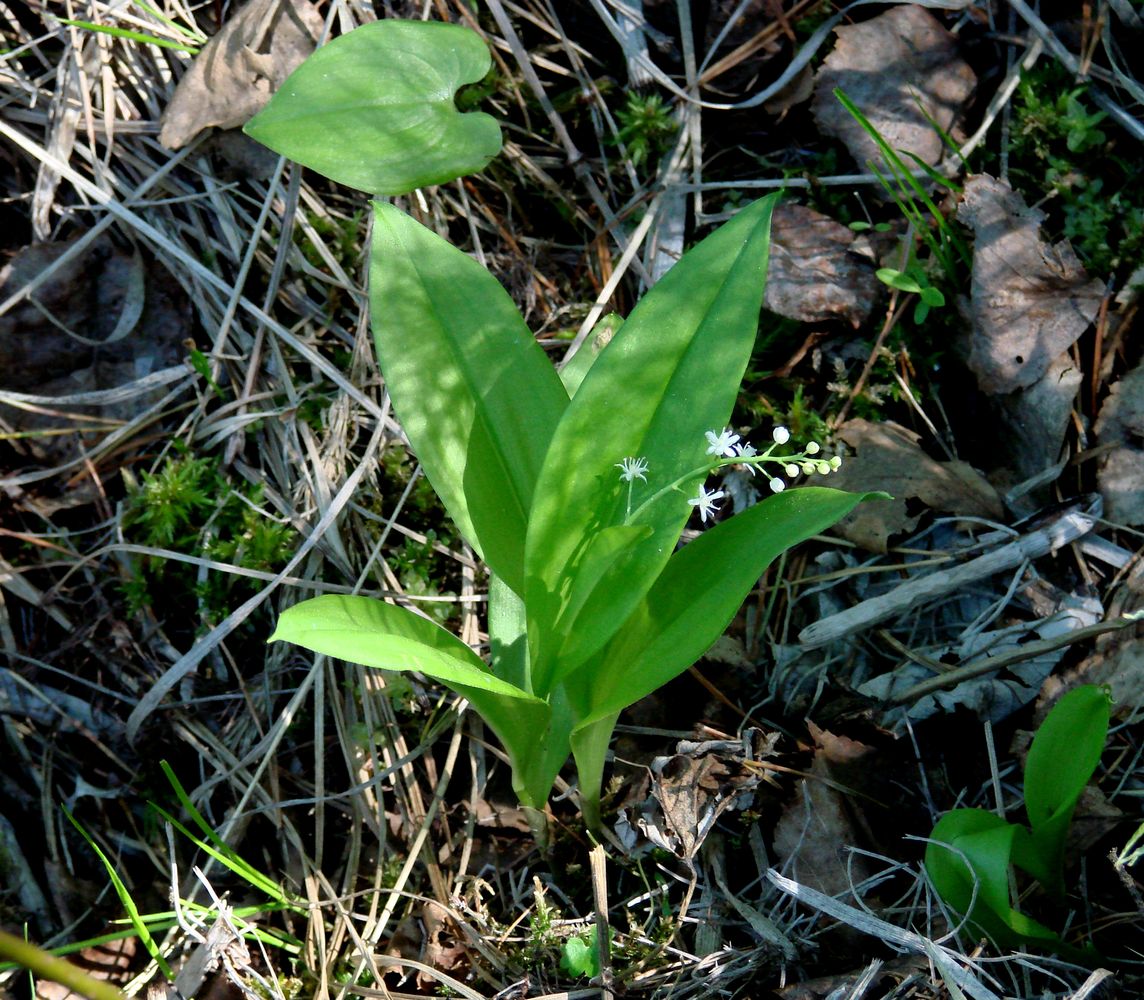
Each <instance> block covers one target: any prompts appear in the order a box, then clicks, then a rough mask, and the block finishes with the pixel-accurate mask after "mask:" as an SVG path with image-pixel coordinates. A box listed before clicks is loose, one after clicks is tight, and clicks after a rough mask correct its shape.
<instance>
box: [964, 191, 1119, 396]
mask: <svg viewBox="0 0 1144 1000" xmlns="http://www.w3.org/2000/svg"><path fill="white" fill-rule="evenodd" d="M957 217H958V219H959V220H960V221H962V222H964V223H965V224H966V225H967V226H969V227H970V228H971V229H972V230H973V233H974V251H973V281H972V285H971V292H970V311H971V317H972V332H971V334H970V338H969V350H968V357H967V359H966V361H967V364H968V365H969V368H970V370H971V371H972V372H973V374H974V375H976V376H977V382H978V385H979V386H980V387H981V389H982V391H984V392H987V393H991V394H999V393H1006V392H1014V391H1015V390H1017V389H1024V388H1027V387H1028V386H1031V385H1033V384H1034V383H1036V382H1037V381H1039V380H1040V379H1041V378H1042V377H1044V375H1045V374H1046V372H1048V370H1049V367H1050V366H1051V365H1052V364H1053V362H1054V360H1055V359H1056V358H1058V357H1059V356H1060V355H1061V354H1062V353H1063V352H1064V351H1066V350H1067V349H1068V348H1069V347H1071V346H1072V344H1073V343H1075V341H1076V340H1077V338H1078V337H1079V336H1080V335H1081V334H1082V333H1084V331H1085V328H1086V327H1088V325H1089V324H1090V323H1091V322H1092V321H1093V319H1094V318H1095V316H1096V313H1097V310H1098V309H1099V308H1100V302H1101V298H1102V297H1103V295H1104V282H1103V281H1101V280H1100V279H1098V278H1094V279H1092V280H1091V281H1090V280H1089V278H1088V275H1087V274H1085V271H1084V268H1083V267H1081V265H1080V261H1079V260H1077V257H1076V254H1074V253H1073V250H1072V247H1071V246H1069V244H1068V242H1067V241H1064V240H1062V241H1061V242H1060V243H1056V244H1051V243H1046V242H1045V241H1043V240H1042V239H1041V234H1040V226H1041V223H1042V222H1043V221H1044V218H1045V216H1044V213H1043V212H1040V211H1038V210H1037V209H1035V208H1029V207H1028V206H1027V205H1026V204H1025V201H1024V199H1023V198H1022V197H1021V196H1020V195H1019V194H1017V193H1016V192H1015V191H1013V190H1012V189H1011V188H1010V187H1009V186H1008V185H1007V184H1003V183H1002V182H1001V181H998V180H994V179H993V178H992V177H989V176H987V175H985V174H978V175H977V176H974V177H970V178H969V179H968V180H967V181H966V182H965V193H964V197H963V200H962V202H961V204H960V205H959V206H958V210H957Z"/></svg>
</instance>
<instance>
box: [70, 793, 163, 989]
mask: <svg viewBox="0 0 1144 1000" xmlns="http://www.w3.org/2000/svg"><path fill="white" fill-rule="evenodd" d="M61 808H63V811H64V815H65V816H66V817H67V818H68V822H69V823H71V825H72V826H74V827H75V828H76V830H77V831H78V832H79V835H80V836H81V837H83V839H84V840H86V841H87V845H88V846H89V847H90V848H91V849H92V850H93V851H94V852H95V854H96V856H97V857H98V858H99V860H100V861H102V862H103V867H104V868H105V869H106V870H107V876H108V878H110V879H111V884H112V885H113V886H114V887H115V894H116V895H117V896H118V897H119V901H120V902H121V903H122V904H123V908H124V910H126V911H127V917H128V919H129V920H130V921H131V927H132V928H133V929H134V931H135V934H136V936H137V937H138V938H139V941H140V942H141V943H142V945H143V947H144V948H146V949H147V954H148V955H150V956H151V958H152V959H153V960H154V962H155V964H156V965H157V966H159V970H160V971H161V972H162V973H163V975H164V976H165V977H166V978H167V981H168V982H172V981H174V978H175V974H174V973H173V972H172V971H171V967H170V966H169V965H168V964H167V960H166V959H165V958H164V957H163V952H162V951H160V949H159V944H158V942H157V941H156V940H155V939H154V938H153V937H152V936H151V931H150V929H149V928H148V926H147V923H146V921H144V920H143V918H142V917H141V916H140V915H139V908H138V907H137V906H136V905H135V900H134V899H132V898H131V893H130V891H129V890H128V888H127V886H126V885H125V884H124V882H123V879H121V878H120V877H119V873H118V872H117V871H116V870H115V866H114V865H113V864H112V863H111V860H110V859H109V858H108V856H107V855H106V854H104V853H103V850H102V849H101V848H100V846H99V844H97V843H96V842H95V841H94V840H93V839H92V838H91V836H90V834H88V832H87V831H86V830H85V829H84V828H83V827H82V826H81V825H80V823H79V821H78V820H77V819H76V818H75V817H74V816H73V815H72V814H71V811H70V810H69V809H67V808H66V807H61Z"/></svg>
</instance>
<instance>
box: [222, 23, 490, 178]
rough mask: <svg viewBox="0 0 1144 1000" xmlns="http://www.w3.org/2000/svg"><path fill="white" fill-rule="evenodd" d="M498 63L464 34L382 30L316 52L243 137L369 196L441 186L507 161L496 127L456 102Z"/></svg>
mask: <svg viewBox="0 0 1144 1000" xmlns="http://www.w3.org/2000/svg"><path fill="white" fill-rule="evenodd" d="M491 61H492V60H491V57H490V55H489V50H488V47H487V46H486V45H485V43H484V42H483V41H481V39H480V37H479V36H478V35H477V34H476V33H475V32H473V31H471V30H470V29H468V28H465V27H463V26H461V25H458V24H444V23H442V22H439V21H398V20H388V21H374V22H373V23H371V24H365V25H362V26H361V27H360V28H357V29H356V30H354V31H351V32H350V33H349V34H347V35H342V36H341V37H340V38H336V39H334V41H332V42H330V43H329V44H328V45H326V46H323V47H322V48H320V49H318V51H317V52H315V53H314V54H313V55H312V56H310V58H309V59H307V60H306V61H305V62H304V63H303V64H302V65H301V66H299V67H298V69H296V70H295V71H294V72H293V73H292V74H291V75H290V76H289V77H287V78H286V81H285V82H284V83H283V84H282V86H281V88H279V90H278V92H277V93H276V94H275V95H274V97H273V98H272V99H271V101H270V103H269V104H268V105H267V106H266V107H265V108H264V109H263V110H262V111H260V112H259V113H258V114H257V115H255V116H254V117H253V118H252V119H251V120H250V121H249V122H248V123H247V125H246V128H245V129H244V131H245V132H246V134H247V135H249V136H251V137H252V138H254V139H256V140H257V141H258V142H260V143H262V144H263V145H264V146H269V147H270V148H271V149H273V150H274V151H275V152H277V153H281V154H282V155H283V156H288V157H289V158H290V159H292V160H296V161H297V162H298V163H301V164H302V165H303V166H307V167H310V168H311V169H313V170H316V171H318V173H320V174H324V175H325V176H326V177H329V178H330V179H331V180H335V181H337V182H338V183H340V184H346V185H348V186H349V187H354V188H358V189H359V190H362V191H367V192H369V193H371V194H381V195H398V194H405V193H407V192H409V191H413V190H415V189H416V188H419V187H424V186H425V185H427V184H443V183H445V182H446V181H451V180H453V179H454V178H455V177H461V176H464V175H465V174H471V173H475V172H476V171H478V170H481V169H483V168H484V167H485V165H486V164H487V163H488V162H489V160H491V159H492V158H493V157H494V156H496V155H497V153H499V152H500V148H501V134H500V127H499V126H498V125H497V123H496V121H495V120H494V119H493V118H492V117H491V116H489V115H486V114H484V113H482V112H469V113H467V114H462V113H460V112H459V111H458V110H457V108H456V105H455V104H454V103H453V99H454V97H455V96H456V93H457V88H458V87H460V86H461V85H462V84H465V83H475V82H476V81H478V80H480V79H481V78H482V77H483V76H484V75H485V74H486V73H487V72H488V70H489V66H490V65H491Z"/></svg>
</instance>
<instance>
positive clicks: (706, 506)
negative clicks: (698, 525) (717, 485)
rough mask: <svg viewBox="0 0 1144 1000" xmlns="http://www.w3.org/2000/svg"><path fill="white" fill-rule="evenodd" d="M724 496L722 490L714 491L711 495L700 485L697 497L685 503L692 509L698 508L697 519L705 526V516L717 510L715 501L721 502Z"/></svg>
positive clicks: (717, 506)
mask: <svg viewBox="0 0 1144 1000" xmlns="http://www.w3.org/2000/svg"><path fill="white" fill-rule="evenodd" d="M726 495H727V494H725V493H724V492H723V491H722V490H714V491H712V492H711V493H708V492H707V490H706V489H704V488H703V486H702V485H701V486H700V487H699V495H698V496H697V497H695V498H694V499H693V500H688V501H687V502H688V503H689V504H691V506H692V507H698V508H699V518H700V520H701V521H703V523H704V524H706V523H707V515H708V514H711V513H713V512H714V511H717V510H718V509H719V505H718V504H717V503H716V502H715V501H716V500H721V499H722V498H723V497H725V496H726Z"/></svg>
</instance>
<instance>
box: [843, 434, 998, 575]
mask: <svg viewBox="0 0 1144 1000" xmlns="http://www.w3.org/2000/svg"><path fill="white" fill-rule="evenodd" d="M838 436H839V437H840V438H842V440H843V441H845V442H846V444H848V445H849V446H850V447H851V448H853V449H855V451H856V452H857V454H856V455H855V456H853V457H852V458H848V459H846V461H844V462H843V463H842V468H841V469H839V470H838V472H837V473H833V474H832V475H831V480H832V483H833V485H835V486H836V487H837V488H838V489H840V490H855V489H858V490H861V489H868V488H870V486H869V485H866V486H863V484H864V483H865V484H877V488H878V489H882V490H885V491H886V492H887V493H889V494H890V495H891V496H892V497H893V498H894V499H893V500H890V501H887V502H883V503H877V504H867V505H865V506H863V507H860V508H858V509H857V510H856V511H855V512H853V513H851V514H849V515H847V516H846V517H844V518H843V519H842V520H841V521H839V522H838V524H837V525H835V529H834V530H835V531H837V532H838V533H839V534H840V535H842V537H843V538H847V539H849V540H850V541H852V542H854V543H855V544H856V545H860V546H862V548H864V549H868V550H869V551H871V552H885V551H886V549H887V546H888V544H889V539H890V538H891V536H893V535H896V534H898V533H900V532H904V531H912V530H913V528H914V527H915V526H916V525H917V523H918V521H919V520H920V518H921V513H920V512H915V506H916V502H917V501H921V503H922V504H924V505H925V506H926V507H929V508H930V509H931V510H936V511H941V512H942V513H946V514H963V515H972V516H976V517H989V518H993V519H995V520H996V519H999V518H1001V517H1002V516H1003V515H1004V508H1003V506H1002V504H1001V499H1000V497H999V496H998V495H997V491H996V490H995V489H994V488H993V487H992V486H991V485H990V484H989V482H988V481H987V480H986V479H985V478H984V477H983V476H982V475H981V474H980V473H979V472H977V471H976V470H975V469H974V468H973V467H972V466H971V465H969V464H968V463H966V462H960V461H952V462H939V461H937V460H936V459H933V458H930V457H929V455H927V454H926V453H925V452H924V451H923V450H922V448H921V447H920V446H919V444H918V441H919V437H918V435H917V434H915V433H914V432H913V431H910V430H907V429H906V428H905V427H902V426H901V425H900V424H896V423H894V422H893V421H889V420H887V421H883V422H881V423H877V424H875V423H871V422H870V421H868V420H862V419H854V420H848V421H846V423H844V424H843V425H842V426H841V427H840V428H839V430H838ZM910 501H914V503H913V504H911V503H910Z"/></svg>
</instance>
